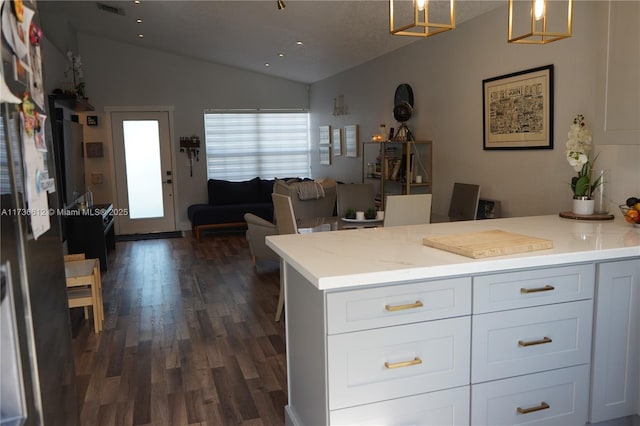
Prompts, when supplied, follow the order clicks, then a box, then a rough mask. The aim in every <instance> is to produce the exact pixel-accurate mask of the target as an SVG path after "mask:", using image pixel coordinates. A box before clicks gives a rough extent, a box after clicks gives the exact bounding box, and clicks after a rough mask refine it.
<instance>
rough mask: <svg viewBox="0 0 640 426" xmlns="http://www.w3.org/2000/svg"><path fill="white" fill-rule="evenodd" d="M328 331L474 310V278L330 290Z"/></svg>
mask: <svg viewBox="0 0 640 426" xmlns="http://www.w3.org/2000/svg"><path fill="white" fill-rule="evenodd" d="M327 312H328V333H329V334H336V333H344V332H349V331H358V330H367V329H372V328H379V327H388V326H392V325H400V324H407V323H411V322H420V321H428V320H433V319H441V318H450V317H455V316H462V315H468V314H470V313H471V278H468V277H467V278H454V279H449V280H438V281H426V282H417V283H411V284H398V285H393V284H391V285H388V286H385V287H378V288H370V289H364V290H351V291H343V292H335V293H329V294H327Z"/></svg>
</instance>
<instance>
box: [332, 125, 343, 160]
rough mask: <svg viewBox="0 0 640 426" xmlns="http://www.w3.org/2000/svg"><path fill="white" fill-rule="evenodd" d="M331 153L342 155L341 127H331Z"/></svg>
mask: <svg viewBox="0 0 640 426" xmlns="http://www.w3.org/2000/svg"><path fill="white" fill-rule="evenodd" d="M333 155H342V129H340V128H337V129H333Z"/></svg>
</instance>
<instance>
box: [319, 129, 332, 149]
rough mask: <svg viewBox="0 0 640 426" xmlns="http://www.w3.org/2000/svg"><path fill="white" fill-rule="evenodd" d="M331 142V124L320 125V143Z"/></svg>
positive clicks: (326, 143)
mask: <svg viewBox="0 0 640 426" xmlns="http://www.w3.org/2000/svg"><path fill="white" fill-rule="evenodd" d="M330 143H331V126H320V142H319V144H320V145H329V144H330Z"/></svg>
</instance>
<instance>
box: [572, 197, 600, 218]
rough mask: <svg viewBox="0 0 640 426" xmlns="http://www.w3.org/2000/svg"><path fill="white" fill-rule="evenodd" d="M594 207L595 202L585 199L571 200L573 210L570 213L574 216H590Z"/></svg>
mask: <svg viewBox="0 0 640 426" xmlns="http://www.w3.org/2000/svg"><path fill="white" fill-rule="evenodd" d="M594 207H595V201H594V200H589V199H588V198H586V199H575V198H574V199H573V209H571V211H572V212H573V213H575V214H581V215H591V214H593V209H594Z"/></svg>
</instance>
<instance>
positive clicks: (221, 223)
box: [187, 177, 274, 240]
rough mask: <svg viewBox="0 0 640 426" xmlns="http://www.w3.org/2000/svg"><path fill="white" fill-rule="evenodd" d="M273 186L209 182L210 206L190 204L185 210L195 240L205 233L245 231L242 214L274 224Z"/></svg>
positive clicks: (256, 181) (268, 183)
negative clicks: (248, 214)
mask: <svg viewBox="0 0 640 426" xmlns="http://www.w3.org/2000/svg"><path fill="white" fill-rule="evenodd" d="M273 182H274V181H273V180H267V179H260V178H258V177H256V178H253V179H251V180H247V181H243V182H230V181H227V180H219V179H209V180H208V181H207V190H208V194H209V202H208V203H207V204H193V205H191V206H189V208H188V209H187V215H188V216H189V220H190V221H191V229H192V230H193V232H194V233H195V235H196V238H197V239H198V240H200V235H201V233H202V231H203V230H206V229H215V228H223V227H246V222H245V221H244V217H243V216H244V214H245V213H253V214H255V215H256V216H260V217H261V218H263V219H265V220H268V221H269V222H273V201H272V200H271V193H272V192H273Z"/></svg>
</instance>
